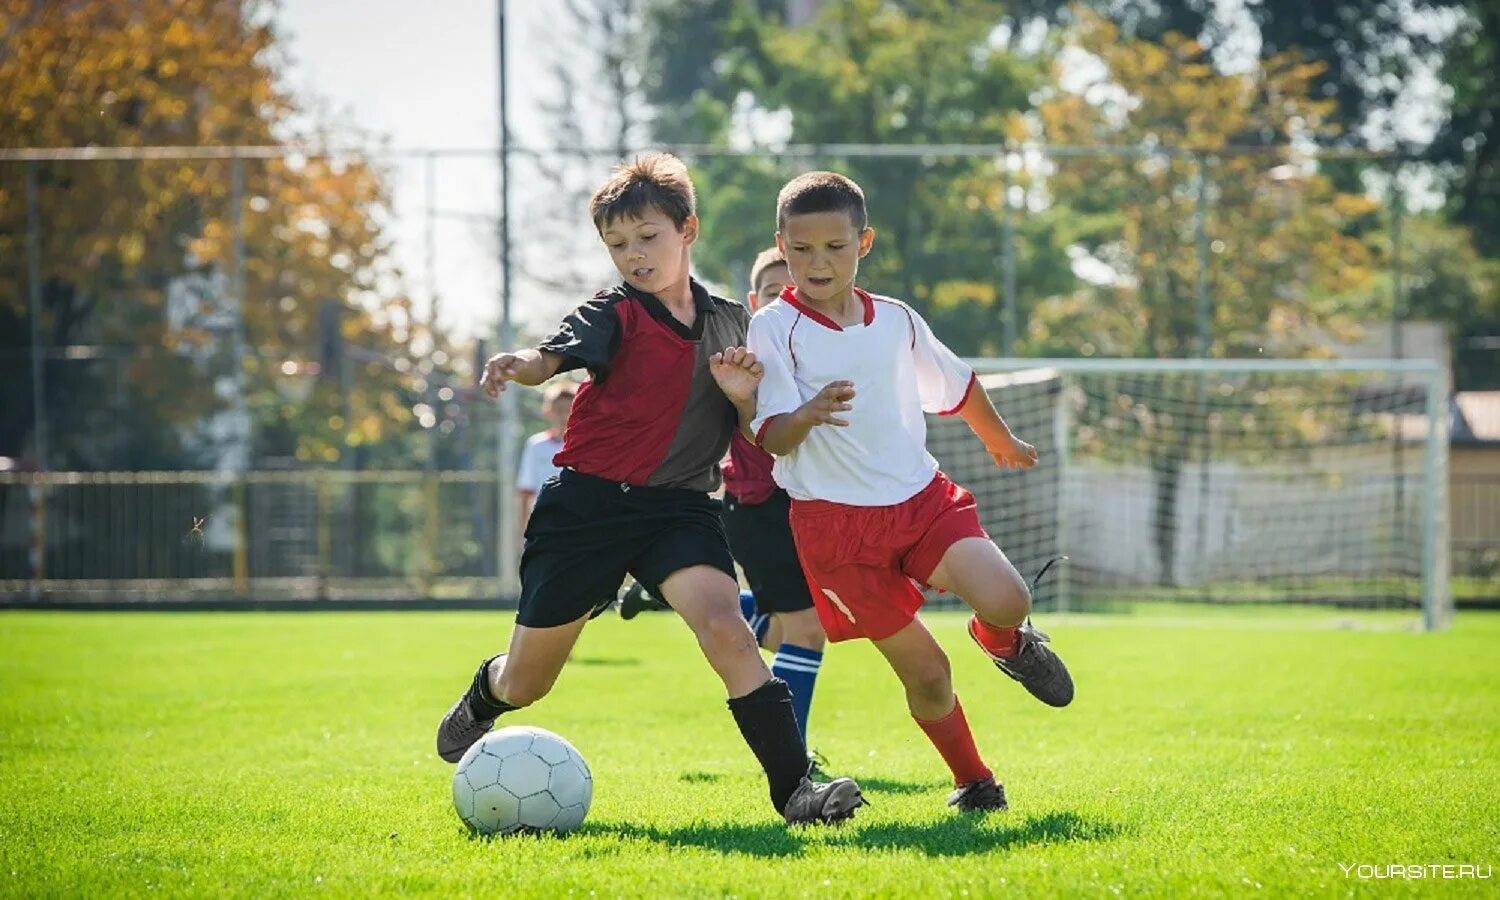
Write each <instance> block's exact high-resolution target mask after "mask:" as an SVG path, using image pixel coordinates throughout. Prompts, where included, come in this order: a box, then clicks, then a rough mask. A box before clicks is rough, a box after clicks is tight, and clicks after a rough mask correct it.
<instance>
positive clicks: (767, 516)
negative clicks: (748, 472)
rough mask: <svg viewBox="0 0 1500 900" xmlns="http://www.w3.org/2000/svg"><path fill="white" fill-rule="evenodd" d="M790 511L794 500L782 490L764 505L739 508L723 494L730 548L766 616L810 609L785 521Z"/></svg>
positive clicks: (806, 591) (809, 594)
mask: <svg viewBox="0 0 1500 900" xmlns="http://www.w3.org/2000/svg"><path fill="white" fill-rule="evenodd" d="M791 508H792V498H791V497H788V496H787V493H786V491H783V490H782V489H780V488H777V489H776V493H774V494H772V495H771V496H770V499H768V500H766V502H764V503H741V502H740V501H739V500H738V499H737V498H736V497H735V496H734V495H733V494H729V493H726V494H725V495H724V530H725V531H727V532H728V533H729V548H730V549H731V550H733V551H734V558H735V559H736V560H737V561H738V562H739V564H740V568H742V569H744V570H745V580H746V581H748V582H750V591H751V592H752V593H753V594H755V609H756V611H757V612H759V613H761V614H763V615H769V614H771V613H779V612H801V611H802V610H804V609H812V605H813V601H812V594H811V593H809V592H808V589H807V576H805V575H803V574H802V563H800V562H798V560H797V545H796V544H795V543H793V542H792V526H791V524H790V522H789V521H788V519H787V516H788V514H789V513H790V511H791Z"/></svg>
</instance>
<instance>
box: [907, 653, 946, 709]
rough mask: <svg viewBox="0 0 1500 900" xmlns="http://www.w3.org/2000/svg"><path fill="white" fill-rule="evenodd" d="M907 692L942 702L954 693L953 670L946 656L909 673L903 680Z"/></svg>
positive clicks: (939, 656) (941, 655)
mask: <svg viewBox="0 0 1500 900" xmlns="http://www.w3.org/2000/svg"><path fill="white" fill-rule="evenodd" d="M903 680H904V681H905V683H906V689H907V691H909V692H911V693H913V694H916V695H918V696H920V697H923V698H925V699H930V700H941V699H943V698H945V697H947V696H948V695H949V694H951V693H953V670H952V668H951V667H950V666H949V665H948V657H947V656H946V655H944V654H941V653H940V654H938V655H937V656H934V657H933V658H932V659H931V660H930V661H929V662H927V663H925V664H923V665H922V666H920V667H918V668H916V669H915V670H913V671H911V672H909V673H908V674H907V677H906V678H905V679H903Z"/></svg>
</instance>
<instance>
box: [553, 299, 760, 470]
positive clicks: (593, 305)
mask: <svg viewBox="0 0 1500 900" xmlns="http://www.w3.org/2000/svg"><path fill="white" fill-rule="evenodd" d="M691 286H692V291H693V305H694V307H695V308H696V310H697V316H696V318H695V319H694V321H693V326H692V327H691V328H689V327H687V326H685V325H683V324H682V323H681V322H679V321H678V320H677V319H676V318H675V317H674V316H673V315H672V313H671V312H670V311H669V310H668V309H667V307H666V305H665V304H663V303H662V302H661V301H660V300H658V299H657V298H656V297H655V295H653V294H647V293H644V292H642V291H638V290H636V289H635V288H633V287H630V286H629V285H627V284H622V285H619V286H617V287H614V288H611V289H609V290H607V291H603V292H601V293H599V294H598V295H597V296H595V297H594V299H592V300H590V301H588V302H587V303H584V304H583V305H582V306H580V307H578V308H577V309H575V310H573V312H572V313H570V314H568V316H567V317H566V318H564V319H563V322H562V326H561V327H559V328H558V330H557V332H556V333H555V334H553V335H552V336H551V337H549V338H547V339H546V340H545V341H543V342H542V343H541V345H540V349H541V350H544V351H546V352H548V353H555V354H557V355H559V356H561V357H562V358H563V361H562V365H561V366H559V367H558V371H559V372H566V371H569V370H571V369H587V370H588V371H589V375H590V376H591V377H590V379H589V380H588V381H587V382H585V383H584V384H583V385H582V386H581V387H580V388H579V390H578V394H577V396H576V397H574V399H573V411H572V412H571V413H570V414H569V416H568V427H567V428H566V429H565V430H564V431H563V447H562V450H560V451H558V453H557V455H556V456H555V457H553V460H552V461H553V462H554V463H556V464H557V465H559V466H567V467H568V468H571V469H575V470H577V471H579V472H583V473H584V474H586V475H593V476H596V477H598V478H604V479H607V480H609V481H618V482H620V483H622V484H630V485H636V486H638V487H644V486H651V487H675V488H690V489H692V490H698V491H712V490H714V489H715V488H717V487H718V486H719V460H721V459H723V458H724V451H725V450H726V449H727V448H728V446H729V436H730V434H732V433H733V432H734V430H735V429H736V428H737V427H738V421H739V419H738V416H737V414H736V412H735V409H734V405H733V404H731V403H730V402H729V398H727V397H725V396H724V393H723V391H721V390H719V386H718V384H717V383H716V382H715V381H714V379H713V376H712V375H711V374H709V371H708V359H709V357H711V356H712V355H713V354H715V353H718V352H719V351H721V350H724V349H725V348H727V347H739V346H744V344H745V336H746V331H747V329H748V328H749V324H750V313H749V311H748V310H746V309H745V307H744V306H741V305H740V304H739V303H736V302H734V301H733V300H726V299H724V298H722V297H715V296H713V295H712V294H710V293H709V292H708V291H707V290H706V289H705V288H704V287H703V285H701V284H699V283H698V282H697V281H693V282H692V283H691Z"/></svg>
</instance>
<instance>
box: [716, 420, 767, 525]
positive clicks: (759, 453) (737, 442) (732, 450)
mask: <svg viewBox="0 0 1500 900" xmlns="http://www.w3.org/2000/svg"><path fill="white" fill-rule="evenodd" d="M775 465H776V457H774V456H772V455H771V454H769V453H767V452H766V451H764V450H762V449H760V448H759V447H757V446H755V445H754V444H752V443H751V442H750V439H749V438H747V437H745V435H744V434H743V433H742V432H740V431H739V429H735V432H734V438H733V439H732V440H731V441H730V442H729V461H728V462H726V463H724V490H726V491H728V492H729V493H731V494H733V495H734V496H735V498H736V499H737V500H739V501H740V502H741V503H745V504H749V505H752V506H754V505H757V504H760V503H765V502H766V501H767V500H769V499H771V495H772V494H774V493H776V479H775V478H774V477H772V475H771V469H772V467H774V466H775Z"/></svg>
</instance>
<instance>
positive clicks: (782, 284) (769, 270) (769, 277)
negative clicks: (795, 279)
mask: <svg viewBox="0 0 1500 900" xmlns="http://www.w3.org/2000/svg"><path fill="white" fill-rule="evenodd" d="M791 283H792V273H791V272H790V271H788V270H787V267H786V263H776V264H775V265H770V266H766V267H765V268H764V269H762V270H761V273H760V277H759V278H757V279H755V286H754V289H753V290H752V291H750V296H749V297H747V298H746V299H747V300H749V301H750V308H751V309H760V308H761V307H762V306H764V305H766V304H767V303H770V302H771V301H772V300H775V299H776V298H777V297H780V296H781V292H782V291H783V290H785V289H786V286H787V285H789V284H791Z"/></svg>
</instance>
